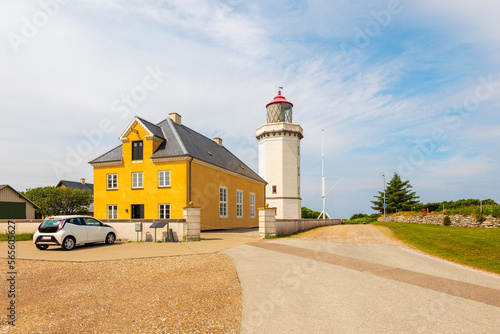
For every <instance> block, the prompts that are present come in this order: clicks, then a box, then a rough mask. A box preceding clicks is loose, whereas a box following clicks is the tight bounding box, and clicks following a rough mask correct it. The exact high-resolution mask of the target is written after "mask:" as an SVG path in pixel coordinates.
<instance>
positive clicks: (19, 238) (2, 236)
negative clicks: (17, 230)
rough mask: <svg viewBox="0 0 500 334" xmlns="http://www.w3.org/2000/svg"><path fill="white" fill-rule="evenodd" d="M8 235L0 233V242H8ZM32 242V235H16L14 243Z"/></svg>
mask: <svg viewBox="0 0 500 334" xmlns="http://www.w3.org/2000/svg"><path fill="white" fill-rule="evenodd" d="M9 235H10V234H7V233H0V241H8V240H9ZM25 240H33V233H22V234H16V241H25Z"/></svg>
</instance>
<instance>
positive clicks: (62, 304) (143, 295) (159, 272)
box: [0, 253, 242, 333]
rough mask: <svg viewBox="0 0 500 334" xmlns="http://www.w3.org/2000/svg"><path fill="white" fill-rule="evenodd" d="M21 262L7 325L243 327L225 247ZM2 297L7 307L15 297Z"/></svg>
mask: <svg viewBox="0 0 500 334" xmlns="http://www.w3.org/2000/svg"><path fill="white" fill-rule="evenodd" d="M17 266H18V275H17V289H16V290H17V291H16V305H17V317H18V320H17V322H16V326H15V328H13V327H12V326H8V325H6V322H7V321H6V320H7V317H6V311H4V312H2V313H3V314H1V315H0V319H1V326H0V332H12V333H62V332H66V333H153V332H154V333H239V331H240V324H241V307H242V306H241V286H240V283H239V280H238V277H237V274H236V270H235V267H234V264H233V263H232V261H231V259H230V258H229V257H228V256H227V255H224V254H219V253H215V254H206V255H190V256H179V257H163V258H147V259H129V260H116V261H100V262H54V261H37V260H17ZM5 267H6V265H2V266H1V273H2V277H5V276H6V268H5ZM2 286H3V287H5V286H6V284H2ZM2 290H3V291H1V293H2V295H4V294H5V295H7V293H6V292H7V291H6V289H5V288H3V289H2ZM2 300H3V301H2V303H0V305H1V306H2V307H1V308H2V310H6V306H7V304H6V303H7V302H8V301H7V300H6V298H3V297H2ZM4 306H5V307H4Z"/></svg>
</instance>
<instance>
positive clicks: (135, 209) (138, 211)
mask: <svg viewBox="0 0 500 334" xmlns="http://www.w3.org/2000/svg"><path fill="white" fill-rule="evenodd" d="M143 218H144V204H132V219H143Z"/></svg>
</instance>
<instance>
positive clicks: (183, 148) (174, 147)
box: [89, 117, 266, 183]
mask: <svg viewBox="0 0 500 334" xmlns="http://www.w3.org/2000/svg"><path fill="white" fill-rule="evenodd" d="M137 118H138V119H139V120H140V121H141V122H142V123H143V124H144V126H146V127H148V129H149V130H150V131H151V132H153V133H154V134H155V136H157V137H159V138H163V139H164V141H163V143H162V144H161V145H160V146H159V147H158V149H157V150H156V152H154V153H153V155H152V156H151V158H152V159H159V158H170V157H181V156H190V157H192V158H195V159H198V160H201V161H204V162H207V163H210V164H212V165H215V166H218V167H221V168H223V169H226V170H229V171H232V172H234V173H237V174H240V175H244V176H246V177H249V178H251V179H254V180H256V181H259V182H263V183H266V181H265V180H264V179H262V178H261V177H260V176H259V175H258V174H257V173H255V172H254V171H253V170H252V169H250V167H248V166H247V165H246V164H245V163H243V162H242V161H241V160H240V159H238V158H237V157H236V156H235V155H234V154H232V153H231V152H229V150H227V149H226V148H225V147H224V146H220V145H218V144H217V143H216V142H214V141H213V140H212V139H210V138H207V137H205V136H203V135H201V134H199V133H198V132H196V131H194V130H191V129H190V128H188V127H187V126H184V125H180V124H177V123H175V122H173V121H172V120H171V119H170V118H167V119H165V120H163V121H161V122H160V123H158V124H157V125H154V124H152V123H150V122H148V121H146V120H143V119H142V118H139V117H137ZM160 133H161V135H160ZM121 159H122V145H120V146H117V147H115V148H114V149H112V150H111V151H109V152H107V153H105V154H103V155H101V156H100V157H98V158H96V159H94V160H92V161H90V162H89V163H90V164H93V163H100V162H115V161H120V160H121Z"/></svg>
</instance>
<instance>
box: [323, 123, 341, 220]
mask: <svg viewBox="0 0 500 334" xmlns="http://www.w3.org/2000/svg"><path fill="white" fill-rule="evenodd" d="M324 133H325V130H321V196H322V197H323V211H321V213H320V214H319V216H318V219H320V218H321V216H323V219H326V217H328V219H331V218H330V215H329V214H328V212H326V195H327V194H328V193H329V192H330V191H332V190H333V188H335V186H337V184H339V183H340V181H342V180H343V179H344V177H342V178H341V179H340V180H338V181H337V183H335V184H334V185H333V187H331V188H330V190H328V191H327V192H325V140H324Z"/></svg>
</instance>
